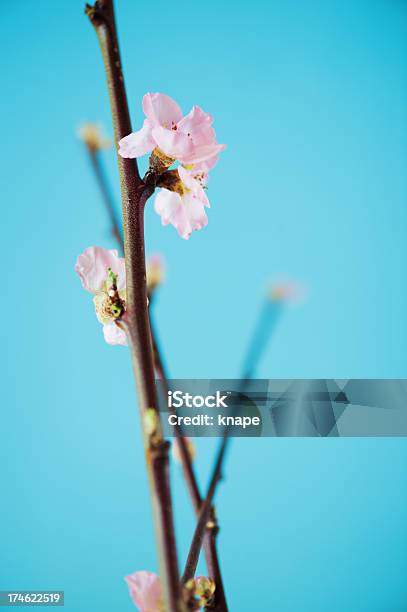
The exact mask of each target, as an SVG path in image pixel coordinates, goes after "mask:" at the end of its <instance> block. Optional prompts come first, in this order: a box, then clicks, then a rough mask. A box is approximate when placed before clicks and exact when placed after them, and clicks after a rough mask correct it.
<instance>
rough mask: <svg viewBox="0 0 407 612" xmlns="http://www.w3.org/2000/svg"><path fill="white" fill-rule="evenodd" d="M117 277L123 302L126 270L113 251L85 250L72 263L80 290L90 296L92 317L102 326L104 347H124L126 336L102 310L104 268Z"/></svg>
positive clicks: (109, 315)
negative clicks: (106, 345)
mask: <svg viewBox="0 0 407 612" xmlns="http://www.w3.org/2000/svg"><path fill="white" fill-rule="evenodd" d="M109 268H110V269H111V270H112V271H113V272H114V273H115V274H116V275H117V289H118V293H119V295H120V297H121V298H122V300H123V301H124V299H125V293H126V291H125V289H126V269H125V263H124V258H123V257H119V254H118V252H117V251H116V250H115V249H112V250H107V249H104V248H102V247H89V248H88V249H85V251H84V252H83V253H81V255H79V257H78V259H77V260H76V264H75V272H76V273H77V274H78V275H79V277H80V279H81V283H82V287H83V288H84V289H86V291H89V293H93V295H94V298H93V301H94V304H95V309H96V316H97V317H98V319H99V321H100V322H101V323H102V324H103V334H104V338H105V340H106V342H107V343H108V344H121V345H126V344H127V340H126V335H125V333H124V331H123V330H122V329H120V328H119V327H118V326H117V324H116V322H115V318H114V316H113V315H111V314H110V313H109V311H108V309H107V308H106V301H107V299H108V294H107V290H106V279H107V275H108V269H109Z"/></svg>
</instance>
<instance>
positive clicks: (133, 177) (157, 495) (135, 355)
mask: <svg viewBox="0 0 407 612" xmlns="http://www.w3.org/2000/svg"><path fill="white" fill-rule="evenodd" d="M86 14H87V15H88V17H89V19H90V20H91V22H92V24H93V26H94V28H95V30H96V33H97V36H98V40H99V44H100V47H101V51H102V55H103V60H104V65H105V71H106V76H107V83H108V89H109V97H110V105H111V112H112V118H113V127H114V134H115V141H116V142H117V141H119V140H120V139H121V138H123V137H124V136H126V135H127V134H129V133H130V132H131V123H130V116H129V110H128V105H127V96H126V90H125V86H124V79H123V74H122V70H121V59H120V52H119V43H118V39H117V32H116V25H115V17H114V9H113V1H112V0H99V1H98V2H96V3H95V4H94V5H93V6H89V5H87V6H86ZM118 163H119V171H120V184H121V193H122V209H123V221H124V247H125V259H126V286H127V287H126V289H127V296H126V321H124V320H123V321H122V322H121V323H120V325H121V326H122V329H123V330H124V331H125V333H126V335H127V337H128V341H129V345H130V349H131V353H132V361H133V370H134V375H135V379H136V384H137V391H138V398H139V406H140V411H141V416H142V426H143V437H144V445H145V452H146V460H147V469H148V473H149V479H150V487H151V493H152V500H153V508H154V518H155V526H156V535H157V545H158V550H159V556H160V567H161V579H162V586H163V595H164V603H165V607H166V610H168V611H169V612H178V611H179V610H181V609H182V603H181V600H180V589H179V574H178V560H177V552H176V546H175V532H174V523H173V512H172V500H171V493H170V487H169V473H168V446H169V445H168V443H167V442H165V440H164V439H163V437H162V433H161V428H160V425H159V415H158V407H157V399H156V392H155V380H154V363H153V351H152V345H151V334H150V323H149V317H148V309H147V290H146V271H145V251H144V206H145V203H146V201H147V199H148V198H149V197H150V195H151V194H152V193H153V191H154V187H155V185H154V181H153V180H152V181H150V182H149V183H148V184H146V183H144V182H143V181H142V179H141V178H140V175H139V172H138V168H137V163H136V162H135V161H134V160H132V159H124V158H122V157H120V156H118ZM152 415H155V422H153V423H151V421H152V419H151V416H152ZM147 417H148V418H147ZM151 425H153V427H152V426H151Z"/></svg>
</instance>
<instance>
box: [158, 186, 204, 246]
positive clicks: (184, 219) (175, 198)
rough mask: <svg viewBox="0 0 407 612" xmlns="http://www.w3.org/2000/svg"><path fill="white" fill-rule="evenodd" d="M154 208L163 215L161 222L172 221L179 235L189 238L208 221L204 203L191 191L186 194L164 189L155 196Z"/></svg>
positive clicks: (167, 222) (165, 223) (166, 223)
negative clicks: (182, 194)
mask: <svg viewBox="0 0 407 612" xmlns="http://www.w3.org/2000/svg"><path fill="white" fill-rule="evenodd" d="M154 209H155V211H156V212H157V213H158V214H159V215H160V217H161V223H162V224H163V225H168V224H169V223H171V225H173V226H174V227H175V228H176V230H177V231H178V233H179V235H180V236H181V237H182V238H184V239H185V240H188V238H189V237H190V235H191V233H192V232H193V231H194V230H199V229H202V228H203V227H204V226H205V225H207V223H208V218H207V216H206V213H205V207H204V204H203V203H202V202H201V201H200V200H199V199H198V198H197V197H196V196H194V195H193V194H192V193H191V192H187V193H186V194H185V195H184V196H182V198H181V196H180V195H179V194H178V193H175V192H173V191H169V190H168V189H162V190H161V191H160V192H159V193H158V194H157V195H156V197H155V202H154Z"/></svg>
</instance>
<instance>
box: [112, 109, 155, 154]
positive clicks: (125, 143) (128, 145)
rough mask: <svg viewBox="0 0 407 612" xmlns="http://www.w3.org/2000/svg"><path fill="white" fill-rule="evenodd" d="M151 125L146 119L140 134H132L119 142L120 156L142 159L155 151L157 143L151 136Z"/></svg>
mask: <svg viewBox="0 0 407 612" xmlns="http://www.w3.org/2000/svg"><path fill="white" fill-rule="evenodd" d="M151 129H152V126H151V123H150V122H149V121H148V119H146V120H145V121H144V124H143V127H142V128H141V130H139V131H138V132H132V133H131V134H129V135H128V136H125V137H124V138H122V139H121V140H119V154H120V155H121V156H122V157H130V158H134V157H142V156H143V155H145V154H146V153H149V152H150V151H152V150H153V149H154V146H155V142H154V140H153V138H152V136H151Z"/></svg>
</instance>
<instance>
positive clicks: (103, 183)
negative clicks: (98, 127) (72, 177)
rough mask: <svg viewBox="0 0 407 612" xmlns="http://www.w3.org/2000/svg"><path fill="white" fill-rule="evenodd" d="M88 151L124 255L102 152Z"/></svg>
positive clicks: (111, 227)
mask: <svg viewBox="0 0 407 612" xmlns="http://www.w3.org/2000/svg"><path fill="white" fill-rule="evenodd" d="M86 150H87V152H88V155H89V160H90V163H91V166H92V170H93V173H94V175H95V179H96V182H97V184H98V187H99V190H100V194H101V196H102V200H103V204H104V206H105V209H106V212H107V214H108V217H109V220H110V229H111V233H112V236H113V238H114V239H115V240H116V241H117V244H118V246H119V248H120V251H121V253H122V254H123V253H124V241H123V236H122V232H121V229H120V223H119V220H118V218H117V214H116V209H115V206H114V202H113V198H112V194H111V191H110V188H109V184H108V182H107V179H106V176H105V173H104V170H103V168H102V164H101V160H100V151H98V150H95V149H93V148H91V147H89V146H86Z"/></svg>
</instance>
